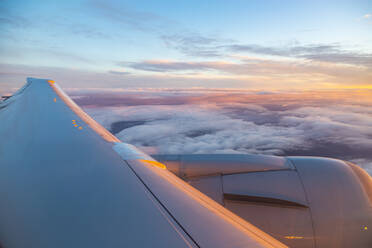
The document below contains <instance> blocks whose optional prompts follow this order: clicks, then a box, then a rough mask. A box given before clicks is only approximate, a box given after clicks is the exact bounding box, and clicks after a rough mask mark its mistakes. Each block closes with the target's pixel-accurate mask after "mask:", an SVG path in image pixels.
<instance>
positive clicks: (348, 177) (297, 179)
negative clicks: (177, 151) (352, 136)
mask: <svg viewBox="0 0 372 248" xmlns="http://www.w3.org/2000/svg"><path fill="white" fill-rule="evenodd" d="M154 157H155V158H156V159H157V160H159V161H161V162H163V163H165V164H166V165H167V168H168V169H169V170H171V171H172V172H173V173H175V174H176V175H178V176H179V177H181V178H182V179H184V180H185V181H187V182H188V183H190V184H191V185H192V186H194V187H195V188H197V189H199V190H200V191H201V192H203V193H205V194H206V195H208V196H209V197H211V198H213V199H214V200H215V201H217V202H219V203H220V204H222V205H223V206H225V207H226V208H227V209H229V210H231V211H232V212H234V213H235V214H237V215H239V216H240V217H242V218H244V219H246V220H247V221H248V222H250V223H252V224H254V225H256V226H257V227H259V228H261V229H262V230H263V231H265V232H267V233H269V234H271V235H272V236H274V237H275V238H277V239H278V240H280V241H282V242H283V243H285V244H287V245H288V246H290V247H295V248H299V247H301V248H302V247H304V248H305V247H306V248H307V247H312V248H332V247H337V248H339V247H360V248H364V247H365V248H367V247H372V178H371V177H370V176H369V175H368V174H367V173H366V172H365V171H364V170H363V169H361V168H360V167H358V166H356V165H354V164H351V163H348V162H344V161H341V160H335V159H328V158H318V157H276V156H261V155H243V154H242V155H241V154H231V155H230V154H229V155H227V154H215V155H207V154H194V155H155V156H154Z"/></svg>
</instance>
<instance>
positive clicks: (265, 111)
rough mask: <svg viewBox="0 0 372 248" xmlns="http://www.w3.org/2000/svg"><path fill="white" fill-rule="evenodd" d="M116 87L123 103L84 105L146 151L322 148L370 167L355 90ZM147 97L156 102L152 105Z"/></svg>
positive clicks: (366, 127) (364, 117)
mask: <svg viewBox="0 0 372 248" xmlns="http://www.w3.org/2000/svg"><path fill="white" fill-rule="evenodd" d="M116 94H117V93H116ZM122 94H123V96H122V97H123V99H126V101H124V102H123V103H124V104H125V105H126V106H119V107H104V108H102V107H94V108H86V111H87V112H88V113H89V114H90V115H92V116H93V118H95V119H96V120H97V121H98V122H100V123H101V124H103V125H104V126H105V127H106V128H108V129H110V127H111V124H112V123H115V122H123V123H124V126H125V128H124V129H123V130H121V131H120V132H119V133H117V134H116V135H117V136H118V137H119V138H120V139H121V140H123V141H124V142H128V143H131V144H133V145H136V146H137V147H139V148H141V149H143V150H145V151H147V152H149V153H163V154H164V153H170V154H177V153H253V154H276V155H315V156H327V157H335V158H340V159H345V160H352V161H354V162H356V163H357V164H360V165H361V166H362V167H363V168H366V169H367V170H368V171H369V173H371V163H372V155H371V154H370V151H371V149H372V129H371V128H370V127H371V126H372V110H371V109H372V108H371V106H372V103H370V102H365V101H362V99H361V97H355V96H350V97H349V98H344V97H341V98H337V99H331V94H330V95H323V96H322V97H321V98H317V99H316V100H314V97H309V98H308V99H306V97H304V95H297V96H296V97H294V96H293V95H296V94H285V93H276V94H268V95H261V94H253V93H249V94H236V93H234V94H231V92H230V93H229V92H225V93H211V92H202V93H195V92H191V93H187V92H183V93H182V94H180V93H179V92H173V93H172V92H169V91H167V92H156V91H150V92H147V93H146V92H143V91H141V92H140V95H139V97H138V96H136V95H135V94H134V93H133V92H129V93H122ZM340 94H341V93H340V92H338V93H337V95H338V97H339V96H340ZM129 97H133V100H131V98H129ZM318 97H319V95H318ZM128 98H129V100H128ZM149 99H150V102H149ZM151 99H155V100H156V102H157V103H160V105H152V104H151V102H153V100H151ZM97 102H98V100H97ZM103 106H107V105H106V104H105V103H104V104H103ZM115 106H117V105H115ZM128 123H129V124H128Z"/></svg>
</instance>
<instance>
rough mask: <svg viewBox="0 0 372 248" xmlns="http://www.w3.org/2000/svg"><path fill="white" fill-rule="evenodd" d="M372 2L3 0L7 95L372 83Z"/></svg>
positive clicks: (0, 54) (0, 81) (1, 56)
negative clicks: (52, 83)
mask: <svg viewBox="0 0 372 248" xmlns="http://www.w3.org/2000/svg"><path fill="white" fill-rule="evenodd" d="M371 14H372V2H371V1H368V0H365V1H363V0H357V1H355V0H353V1H352V0H349V1H345V0H339V1H316V0H313V1H279V0H277V1H275V0H271V1H253V0H252V1H237V0H234V1H222V0H221V1H220V0H215V1H200V0H198V1H195V0H188V1H138V0H137V1H113V0H111V1H104V0H95V1H81V0H74V1H68V0H66V1H41V0H40V1H36V0H34V1H21V0H11V1H10V0H9V1H8V0H2V1H0V31H1V32H0V91H8V90H10V89H13V88H17V87H20V86H21V85H22V84H23V83H24V82H25V78H26V77H27V76H33V77H47V78H53V79H55V80H56V81H58V82H59V83H60V84H61V85H62V86H63V87H65V88H190V87H198V88H243V89H253V90H272V91H274V90H300V91H301V90H313V89H319V90H322V89H345V88H346V89H350V88H359V89H365V88H372V15H371Z"/></svg>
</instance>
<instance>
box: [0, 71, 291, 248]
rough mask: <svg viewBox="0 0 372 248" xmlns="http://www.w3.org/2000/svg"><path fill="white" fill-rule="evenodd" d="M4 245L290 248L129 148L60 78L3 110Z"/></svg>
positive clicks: (29, 89) (29, 87)
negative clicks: (72, 95)
mask: <svg viewBox="0 0 372 248" xmlns="http://www.w3.org/2000/svg"><path fill="white" fill-rule="evenodd" d="M0 121H1V124H0V137H2V142H1V143H0V197H1V198H0V199H2V202H1V204H0V218H1V220H2V221H1V222H0V242H1V244H2V245H3V246H4V247H26V246H27V247H67V246H69V247H120V246H123V247H128V246H130V247H286V246H285V245H283V244H281V243H280V242H279V241H277V240H275V239H274V238H272V237H271V236H269V235H267V234H266V233H264V232H263V231H261V230H259V229H258V228H256V227H254V226H253V225H251V224H249V223H247V222H246V221H244V220H243V219H241V218H240V217H238V216H236V215H235V214H233V213H231V212H230V211H228V210H226V209H225V208H223V207H222V206H220V205H219V204H217V203H215V202H214V201H213V200H211V199H210V198H208V197H207V196H205V195H204V194H202V193H200V192H199V191H197V190H196V189H194V188H192V187H191V186H190V185H188V184H187V183H185V182H183V181H182V180H180V179H179V178H177V177H176V176H175V175H174V174H172V173H171V172H169V171H168V170H167V169H165V167H164V166H163V165H162V164H161V163H159V162H157V161H155V160H154V159H153V158H151V157H150V156H148V155H146V154H144V153H142V152H141V151H139V150H137V149H136V148H135V147H133V146H131V145H129V144H125V143H122V142H120V141H119V140H118V139H117V138H116V137H115V136H113V135H112V134H111V133H109V132H108V131H107V130H106V129H104V128H103V127H102V126H101V125H99V124H98V123H97V122H95V121H94V120H93V119H92V118H91V117H89V116H88V115H87V114H86V113H85V112H84V111H82V110H81V109H80V108H79V107H78V106H77V105H76V104H75V103H74V102H73V101H72V100H71V99H70V98H69V97H68V96H67V95H66V94H65V93H64V92H63V91H62V90H61V89H60V88H59V87H58V86H57V84H56V83H55V82H54V81H51V80H46V79H34V78H29V79H28V81H27V84H26V85H25V86H24V87H23V88H22V89H20V90H19V91H18V92H17V93H16V94H14V95H13V96H12V97H10V98H9V99H7V100H5V101H4V102H1V103H0Z"/></svg>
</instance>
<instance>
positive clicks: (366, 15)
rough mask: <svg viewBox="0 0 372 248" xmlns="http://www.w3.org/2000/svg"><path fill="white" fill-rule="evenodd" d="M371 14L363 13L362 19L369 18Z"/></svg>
mask: <svg viewBox="0 0 372 248" xmlns="http://www.w3.org/2000/svg"><path fill="white" fill-rule="evenodd" d="M371 16H372V14H365V15H364V16H363V18H364V19H369V18H371Z"/></svg>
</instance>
